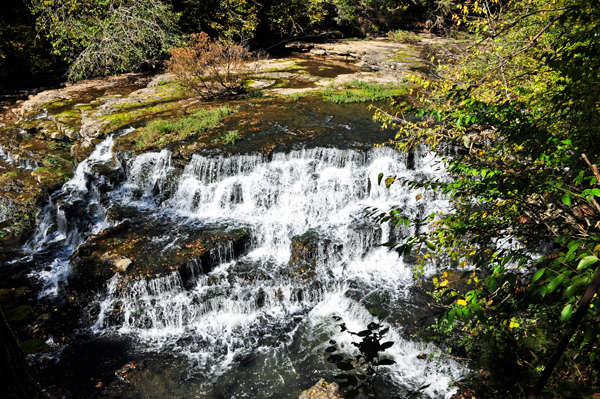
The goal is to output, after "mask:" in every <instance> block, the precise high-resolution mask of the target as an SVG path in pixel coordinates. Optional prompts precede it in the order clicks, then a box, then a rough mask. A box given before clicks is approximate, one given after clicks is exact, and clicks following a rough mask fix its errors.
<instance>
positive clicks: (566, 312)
mask: <svg viewBox="0 0 600 399" xmlns="http://www.w3.org/2000/svg"><path fill="white" fill-rule="evenodd" d="M572 313H573V305H572V304H568V305H567V306H565V307H564V308H563V310H562V312H560V321H562V322H563V323H564V322H565V321H567V320H569V319H570V318H571V314H572Z"/></svg>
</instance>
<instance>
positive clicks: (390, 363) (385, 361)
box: [377, 359, 396, 366]
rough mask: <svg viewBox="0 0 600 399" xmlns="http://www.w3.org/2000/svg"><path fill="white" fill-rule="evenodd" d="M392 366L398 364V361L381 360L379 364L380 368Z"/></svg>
mask: <svg viewBox="0 0 600 399" xmlns="http://www.w3.org/2000/svg"><path fill="white" fill-rule="evenodd" d="M392 364H396V361H395V360H393V359H381V360H380V361H378V362H377V365H378V366H391V365H392Z"/></svg>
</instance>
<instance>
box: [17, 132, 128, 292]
mask: <svg viewBox="0 0 600 399" xmlns="http://www.w3.org/2000/svg"><path fill="white" fill-rule="evenodd" d="M131 131H133V129H132V128H129V129H125V130H123V131H121V132H119V133H116V134H113V135H110V136H108V138H106V140H104V141H103V142H102V143H100V144H98V146H96V148H95V149H94V151H93V152H92V153H91V154H90V156H89V157H88V158H87V159H86V160H84V161H83V162H81V163H80V164H79V165H78V166H77V169H76V171H75V176H74V177H73V178H72V179H70V180H69V181H68V182H67V183H65V184H64V186H63V187H62V189H61V190H59V191H57V192H56V193H55V194H54V195H53V196H52V197H51V199H50V201H49V203H48V205H46V206H45V208H44V210H43V211H42V217H41V220H40V222H39V224H38V227H37V230H36V232H35V234H34V235H33V237H32V238H31V239H30V240H29V241H28V242H27V243H26V244H25V248H24V249H25V251H26V252H27V253H29V254H30V257H31V258H33V259H36V258H37V259H36V260H38V259H39V260H40V262H39V267H38V270H35V271H33V273H32V277H35V278H37V279H39V280H40V281H41V282H42V283H43V289H42V290H41V291H40V296H46V295H57V294H58V292H59V290H60V288H61V287H62V286H63V285H64V284H65V282H66V280H67V277H68V276H69V275H70V273H71V265H70V262H69V257H70V256H71V255H72V254H73V251H74V250H75V249H76V248H77V247H78V246H79V245H81V244H82V243H83V242H85V240H86V239H87V238H88V237H89V236H90V235H91V234H97V233H99V232H100V231H102V230H104V229H105V228H106V227H108V226H110V222H109V221H107V219H106V209H105V207H104V205H103V202H104V201H102V200H101V198H100V196H101V195H100V192H101V191H102V190H101V189H99V187H100V186H102V185H105V184H106V181H105V178H104V177H103V176H102V175H101V174H100V173H98V172H97V171H95V170H94V168H95V167H98V166H106V165H107V164H108V165H109V166H110V167H112V168H118V167H120V165H119V164H118V161H117V160H116V158H114V157H113V154H112V147H113V145H114V138H115V136H119V135H123V134H127V133H130V132H131ZM82 208H83V209H82ZM65 210H67V211H70V212H72V213H75V215H73V216H72V217H67V215H66V213H65ZM82 212H83V213H84V216H85V217H80V214H81V213H82ZM49 253H50V254H52V256H50V259H51V261H50V262H48V261H47V259H48V258H49V256H48V254H49Z"/></svg>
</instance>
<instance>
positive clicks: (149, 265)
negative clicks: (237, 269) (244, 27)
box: [69, 220, 250, 290]
mask: <svg viewBox="0 0 600 399" xmlns="http://www.w3.org/2000/svg"><path fill="white" fill-rule="evenodd" d="M249 239H250V237H249V235H248V233H247V232H246V231H244V230H241V229H235V230H228V229H226V228H212V229H207V230H205V231H202V232H201V233H198V232H197V230H194V229H193V228H192V227H186V226H176V227H174V226H172V225H168V224H166V225H161V224H158V223H157V224H154V223H153V222H152V221H141V222H140V221H131V220H128V221H125V222H122V223H121V224H119V225H118V226H115V227H112V228H109V229H107V230H105V231H104V232H103V233H101V234H99V235H98V236H92V237H91V238H90V239H89V240H88V241H87V242H86V243H85V244H83V245H81V246H80V247H79V248H78V250H77V251H76V252H75V253H74V254H73V256H72V258H71V259H72V263H73V269H74V275H73V277H72V278H71V280H69V285H70V286H71V287H73V288H74V289H78V290H81V289H83V290H99V289H101V288H102V287H103V286H104V284H105V283H106V281H107V280H109V279H110V278H111V277H113V276H114V275H115V273H118V274H120V275H121V277H122V280H123V281H122V282H121V285H126V283H127V282H128V281H133V280H135V279H136V278H139V277H144V278H155V277H162V276H167V275H171V274H173V273H174V272H177V273H179V275H180V277H181V281H182V282H183V284H184V286H185V287H186V288H190V287H192V286H193V285H194V284H195V281H196V278H197V277H198V276H200V275H204V274H206V273H209V272H210V271H211V270H212V269H213V268H214V267H215V266H216V265H218V264H220V263H222V262H226V261H229V260H232V259H234V258H237V257H239V256H240V255H242V254H244V253H245V252H246V250H247V244H248V242H249Z"/></svg>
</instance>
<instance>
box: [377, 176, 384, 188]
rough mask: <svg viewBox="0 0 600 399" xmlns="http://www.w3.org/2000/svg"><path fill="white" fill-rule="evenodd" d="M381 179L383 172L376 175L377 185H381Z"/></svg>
mask: <svg viewBox="0 0 600 399" xmlns="http://www.w3.org/2000/svg"><path fill="white" fill-rule="evenodd" d="M381 179H383V173H380V174H379V176H377V185H378V186H380V185H381Z"/></svg>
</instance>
